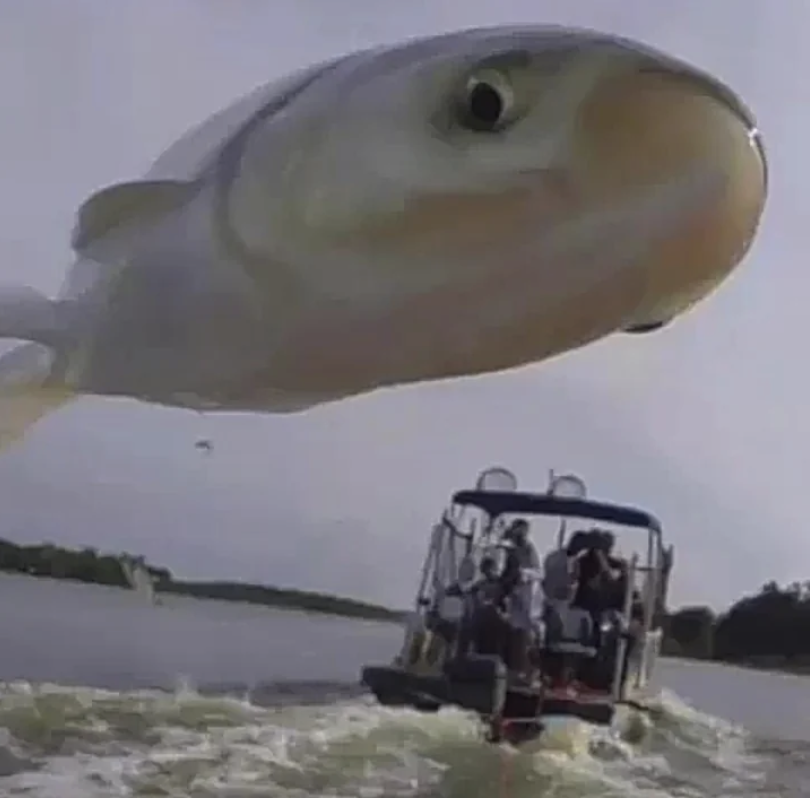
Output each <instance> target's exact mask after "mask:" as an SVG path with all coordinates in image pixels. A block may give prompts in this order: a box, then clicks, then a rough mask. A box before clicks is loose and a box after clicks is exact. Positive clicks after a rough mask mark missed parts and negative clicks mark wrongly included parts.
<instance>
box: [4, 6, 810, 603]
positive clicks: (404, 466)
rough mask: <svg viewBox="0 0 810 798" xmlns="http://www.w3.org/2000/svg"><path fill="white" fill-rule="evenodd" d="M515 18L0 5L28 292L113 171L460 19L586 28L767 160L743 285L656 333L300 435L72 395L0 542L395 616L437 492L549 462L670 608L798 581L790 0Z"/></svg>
mask: <svg viewBox="0 0 810 798" xmlns="http://www.w3.org/2000/svg"><path fill="white" fill-rule="evenodd" d="M735 9H737V10H736V11H735ZM542 13H543V14H544V16H542V17H541V9H540V8H539V7H538V6H537V4H535V3H530V2H528V0H506V2H504V0H501V2H496V0H477V2H471V3H468V4H463V5H461V4H458V3H455V2H450V0H445V2H440V1H439V0H434V2H431V3H427V2H425V3H407V4H406V3H399V4H388V5H386V8H385V9H384V10H383V9H382V8H381V7H380V6H379V4H377V3H373V2H371V0H352V2H351V3H350V7H349V9H341V11H340V12H339V13H338V12H337V10H336V9H334V8H333V4H331V3H327V2H326V0H278V1H277V2H275V3H273V4H263V5H257V4H252V3H247V2H238V0H233V2H229V3H227V4H225V3H220V2H200V0H177V1H176V2H174V3H171V4H158V3H116V4H114V5H112V4H109V3H104V2H102V0H76V2H73V3H70V4H67V3H63V2H60V0H40V2H38V3H36V4H31V3H28V4H22V3H20V4H12V3H5V4H2V6H0V98H2V104H3V109H4V112H3V114H2V115H0V174H2V175H3V180H2V183H0V211H1V213H0V218H2V236H1V237H0V262H2V264H3V271H2V275H0V277H1V278H2V280H3V282H8V283H16V282H26V283H29V284H31V285H33V286H35V287H37V288H42V289H45V290H47V291H55V290H56V289H57V288H58V286H59V282H60V280H61V276H62V273H63V269H64V266H65V265H66V264H67V262H68V251H67V236H68V232H69V230H70V227H71V225H72V215H73V212H74V210H75V207H76V205H77V204H78V203H79V202H80V201H81V200H82V198H83V197H84V195H86V194H87V193H89V192H90V191H92V190H93V189H95V188H96V187H98V186H99V185H103V184H106V183H110V182H113V181H115V180H119V179H126V178H131V177H133V176H135V175H137V174H138V173H139V172H140V171H141V170H142V169H143V168H144V167H145V166H146V165H147V164H148V162H149V161H150V159H151V158H152V157H153V156H155V155H156V154H157V153H158V152H159V151H160V150H161V149H163V148H164V147H165V145H166V144H167V143H169V142H170V141H171V140H172V139H173V138H174V137H175V136H177V135H178V134H180V133H181V132H183V130H184V129H185V128H186V127H187V126H188V125H190V124H193V123H194V122H195V121H197V120H198V119H199V118H201V117H202V116H204V115H205V114H207V113H209V112H211V111H213V110H215V109H217V108H218V107H219V106H221V105H223V104H224V103H226V102H228V101H229V100H230V99H232V98H233V97H235V96H237V95H238V94H240V93H243V92H244V91H246V90H248V89H250V88H252V87H253V86H255V85H256V84H258V83H261V82H264V81H266V80H268V79H270V78H272V77H274V76H275V75H277V74H279V73H281V72H283V71H286V70H289V69H292V68H295V67H298V66H301V65H302V64H304V63H306V62H309V61H312V60H315V59H318V58H321V57H324V56H326V55H329V54H333V53H336V52H340V51H344V50H347V49H351V48H354V47H359V46H363V45H367V44H371V43H375V42H378V41H383V40H394V39H398V38H401V37H402V36H405V35H411V34H415V33H423V32H431V31H436V30H438V29H449V28H455V27H459V26H462V25H472V24H485V23H494V22H504V21H509V22H520V21H534V22H537V21H545V22H561V23H568V24H579V25H588V26H593V27H598V28H602V29H606V30H614V31H617V32H621V33H624V34H627V35H630V36H634V37H639V38H642V39H644V40H647V41H649V42H650V43H652V44H656V45H659V46H661V47H664V48H665V49H668V50H670V51H672V52H674V53H675V54H677V55H680V56H683V57H686V58H688V59H690V60H693V61H695V62H697V63H699V64H701V65H702V66H704V67H706V68H708V69H710V70H713V71H715V72H717V73H718V74H719V75H720V76H721V77H723V78H725V79H726V80H728V81H729V82H730V83H731V84H732V85H733V86H735V88H737V89H738V90H739V91H740V92H741V93H742V94H743V96H744V97H745V98H746V99H747V100H748V101H749V103H750V104H751V106H752V107H753V108H754V109H755V111H756V112H757V113H758V115H759V117H760V120H761V124H762V127H763V129H764V131H765V136H766V143H767V146H768V150H769V153H770V156H771V165H772V201H771V205H770V208H769V210H768V213H767V216H766V222H765V225H764V228H763V230H762V235H761V236H760V239H759V241H758V243H757V245H756V247H755V249H754V252H753V253H752V255H751V257H750V259H749V262H748V264H747V266H746V267H745V268H744V269H743V270H742V271H741V272H740V274H739V275H737V276H736V277H735V278H734V279H733V280H732V281H731V282H730V283H729V285H727V286H725V287H723V288H722V289H721V291H720V292H719V293H718V295H717V296H716V297H714V298H712V299H711V300H709V301H708V302H706V303H705V304H704V305H703V306H701V307H700V308H699V309H698V310H697V311H695V312H694V313H692V314H690V315H689V316H688V317H687V318H684V319H682V320H681V321H680V322H679V323H678V324H676V325H675V326H673V327H672V328H671V329H669V330H667V331H665V332H663V333H662V334H660V335H655V336H650V337H649V338H645V339H638V338H633V339H630V338H627V339H615V340H612V341H608V342H605V343H603V344H600V345H598V346H595V347H593V348H591V349H590V350H587V351H584V352H582V353H579V354H576V355H572V356H568V357H565V358H563V359H562V360H560V361H557V362H555V363H552V364H548V365H547V366H544V367H540V368H532V369H526V370H523V371H521V372H517V373H512V374H508V375H502V376H498V377H492V378H482V379H477V380H465V381H460V382H457V383H453V384H445V385H435V386H429V387H421V388H415V389H407V390H402V391H397V392H385V393H380V394H378V395H374V396H371V397H366V398H363V399H358V400H354V401H351V402H348V403H346V404H344V405H340V406H335V407H328V408H324V409H321V410H318V411H313V412H310V413H307V414H305V415H302V416H292V417H277V418H269V417H264V418H258V417H251V416H227V417H218V418H215V417H206V418H202V417H200V416H196V415H194V414H186V413H180V412H176V411H167V410H158V409H153V408H146V407H143V406H137V405H134V404H133V403H129V402H113V401H101V400H86V401H83V402H81V403H78V404H77V405H75V406H72V407H68V408H66V409H64V410H62V411H61V412H59V413H58V414H56V415H55V416H53V417H51V418H49V419H47V420H45V421H44V422H43V423H42V424H41V425H40V426H39V427H38V428H37V429H36V430H35V432H34V433H33V434H32V436H31V438H30V440H29V441H28V442H27V443H26V444H25V445H23V446H21V447H19V448H18V449H16V450H13V451H10V452H9V453H8V454H5V455H4V456H3V458H1V459H0V498H1V499H2V502H3V516H4V532H3V534H7V535H8V536H13V537H16V538H18V539H25V540H40V539H51V540H54V541H57V542H62V543H68V544H80V543H92V544H95V545H98V546H100V547H102V548H112V549H118V548H129V549H132V550H136V551H143V552H145V553H147V554H148V555H149V556H150V557H151V558H153V559H154V560H156V561H162V562H166V563H167V564H169V565H170V566H172V567H173V568H174V569H175V570H176V571H177V572H178V573H181V574H185V575H189V576H225V577H240V578H248V579H261V580H266V581H271V582H276V583H281V584H297V585H302V586H309V587H315V588H320V589H325V590H335V591H339V592H343V593H349V594H354V595H358V596H362V597H366V598H372V599H380V600H383V601H388V602H391V603H397V604H402V603H403V602H405V601H408V600H409V598H410V593H411V591H412V589H413V585H414V580H415V576H416V574H415V570H416V568H417V567H418V564H419V560H420V558H421V556H422V553H423V548H424V545H425V540H426V535H427V531H428V529H429V526H430V524H431V523H432V522H433V521H434V520H435V519H436V517H437V516H438V513H439V512H440V510H441V508H442V504H443V503H444V501H445V500H446V497H447V495H448V493H449V492H450V491H451V490H453V489H454V488H456V487H459V486H463V485H466V484H468V483H469V482H470V481H471V480H472V479H473V478H474V476H475V474H476V472H477V471H478V470H480V468H482V467H483V466H485V465H487V464H489V463H492V462H498V463H503V464H506V465H508V466H510V467H512V468H513V469H514V470H515V471H516V472H517V473H518V475H519V476H520V477H521V479H522V481H523V482H524V484H534V485H537V486H543V485H544V482H545V475H546V472H547V469H548V467H551V466H554V467H558V468H564V469H573V470H576V471H580V472H582V473H583V475H584V476H585V477H586V479H587V480H588V482H589V484H590V485H591V487H592V489H593V492H594V493H595V494H598V495H600V496H605V497H615V498H618V499H622V500H626V501H630V502H638V503H641V504H644V505H646V506H649V507H650V508H651V509H653V510H655V511H657V512H658V514H659V515H660V516H661V517H662V518H663V520H664V522H665V525H666V526H667V528H668V529H669V534H670V537H671V538H672V539H673V540H674V541H675V542H676V544H677V545H678V547H679V551H678V568H677V578H676V581H675V585H674V592H675V596H674V598H675V599H676V601H677V600H683V601H686V600H690V601H691V600H700V601H703V600H705V601H710V602H712V603H722V602H724V601H727V600H730V599H731V598H733V597H734V595H735V594H737V593H738V592H739V591H742V590H744V589H747V588H749V587H750V588H755V587H757V586H758V584H759V583H761V582H763V581H765V580H766V579H768V578H770V577H771V576H773V577H777V578H785V579H787V578H800V577H803V576H806V575H807V574H804V573H802V571H801V562H802V561H803V560H807V559H808V558H810V538H808V536H807V535H805V534H804V529H803V527H802V524H803V522H804V511H803V510H804V508H803V498H804V497H803V491H804V490H805V489H806V488H805V484H804V475H805V468H806V460H807V458H806V457H805V455H804V446H803V442H804V441H805V440H808V439H810V420H808V419H809V417H808V413H807V410H806V404H807V400H806V392H807V389H808V380H807V379H806V377H805V375H804V369H803V368H802V366H803V364H804V362H805V357H804V355H805V352H804V349H803V345H802V344H801V343H800V342H801V341H802V339H803V333H804V327H805V326H806V322H805V317H806V313H807V311H806V305H807V299H806V298H807V297H808V296H809V295H810V290H808V289H810V285H808V283H809V282H810V278H809V277H808V271H807V270H806V269H805V267H804V262H803V261H804V258H803V256H804V248H805V237H804V226H805V225H806V221H805V220H806V218H808V213H807V211H808V207H807V206H808V199H807V191H806V189H805V184H804V181H805V180H806V177H807V176H806V170H805V167H804V165H805V147H806V144H805V142H807V141H810V117H808V114H807V112H806V110H805V107H806V103H805V101H804V100H805V98H804V89H803V88H801V85H802V76H803V75H804V74H806V73H807V72H808V71H810V70H808V69H806V67H810V55H808V51H807V48H806V46H805V44H804V35H803V33H801V32H802V31H804V30H805V29H806V24H805V23H806V22H807V16H808V12H807V11H806V10H805V6H804V5H803V4H801V3H799V2H798V0H797V2H788V0H785V1H784V2H782V3H780V4H770V5H768V4H765V3H755V2H751V3H749V4H747V6H746V10H745V13H741V12H740V10H739V4H738V3H737V4H733V0H722V1H721V0H718V2H716V3H713V4H711V5H708V4H706V3H701V2H698V0H684V1H683V2H681V3H680V4H679V5H678V8H677V10H676V9H675V8H674V7H673V8H672V9H669V10H665V9H664V8H663V7H661V6H659V5H657V4H651V3H648V2H643V0H632V1H628V0H624V2H619V0H613V1H612V2H606V1H605V0H583V2H581V3H579V4H577V6H576V9H570V8H568V4H566V3H562V2H555V3H548V4H545V5H544V6H543V7H542ZM200 436H208V437H211V438H213V439H214V441H215V450H214V452H213V453H212V454H211V455H210V456H206V455H203V454H200V453H199V452H198V451H196V450H195V449H194V441H195V440H196V439H197V438H198V437H200Z"/></svg>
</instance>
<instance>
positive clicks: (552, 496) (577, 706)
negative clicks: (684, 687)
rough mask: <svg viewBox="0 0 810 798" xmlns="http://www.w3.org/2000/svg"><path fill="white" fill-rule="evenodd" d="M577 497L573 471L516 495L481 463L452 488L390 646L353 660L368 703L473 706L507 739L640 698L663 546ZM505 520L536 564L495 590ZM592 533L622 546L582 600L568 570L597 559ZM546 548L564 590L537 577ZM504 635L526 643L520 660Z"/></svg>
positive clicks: (664, 575)
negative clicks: (377, 657) (390, 652)
mask: <svg viewBox="0 0 810 798" xmlns="http://www.w3.org/2000/svg"><path fill="white" fill-rule="evenodd" d="M586 493H587V491H586V487H585V484H584V482H583V481H582V480H581V479H579V477H577V476H576V475H572V474H563V475H555V474H554V472H551V474H550V477H549V485H548V487H547V488H546V490H545V491H543V492H527V491H524V490H519V489H518V485H517V479H516V478H515V477H514V475H513V474H512V473H511V472H510V471H508V470H507V469H504V468H490V469H487V470H485V471H484V472H482V474H481V475H480V476H479V479H478V480H477V482H476V487H475V488H474V489H470V490H461V491H457V492H456V493H454V494H453V496H452V498H451V502H450V505H449V507H448V508H447V509H446V510H445V511H444V513H443V514H442V516H441V520H440V521H439V523H438V524H436V525H435V527H434V528H433V531H432V534H431V536H430V544H429V547H428V552H427V556H426V558H425V563H424V566H423V569H422V574H421V579H420V582H419V588H418V591H417V595H416V600H415V605H414V610H413V612H412V613H411V614H410V615H409V617H408V619H407V621H406V624H405V633H404V639H403V642H402V646H401V648H400V650H399V651H398V652H397V654H396V656H395V657H394V659H393V661H392V662H391V663H389V664H382V665H373V664H370V665H366V666H365V667H364V668H363V670H362V676H361V680H362V682H363V684H364V685H366V686H367V687H368V688H369V689H370V690H371V692H372V693H373V695H374V696H375V698H376V700H377V701H378V702H379V703H380V704H382V705H385V706H388V707H410V708H412V709H416V710H418V711H421V712H436V711H438V710H439V709H440V708H442V707H444V706H453V707H457V708H460V709H462V710H466V711H469V712H471V713H474V714H475V715H477V716H478V718H479V719H480V720H481V722H482V724H483V728H484V732H485V737H486V739H487V740H489V741H492V742H500V741H504V740H505V741H508V742H511V743H513V744H519V743H522V742H525V741H527V740H530V739H534V738H537V737H538V736H540V735H541V734H542V733H543V731H544V729H546V727H547V725H548V722H549V720H550V719H551V718H557V717H560V716H563V717H567V718H578V719H581V720H583V721H586V722H590V723H593V724H598V725H610V724H612V723H613V722H614V718H615V716H616V713H617V710H618V708H619V707H621V706H628V707H631V708H633V709H635V710H638V711H646V710H647V709H648V708H649V698H650V695H649V692H650V690H649V685H650V679H651V676H652V674H653V671H654V668H655V664H656V661H657V659H658V657H659V653H660V648H661V641H662V634H663V632H662V621H663V615H664V608H665V606H666V596H667V589H668V584H669V576H670V571H671V568H672V563H673V550H672V547H671V546H670V547H668V548H665V547H664V545H663V541H662V529H661V525H660V523H659V522H658V520H657V519H656V518H655V517H654V516H653V515H651V514H650V513H648V512H646V511H644V510H641V509H638V508H635V507H631V506H627V505H623V504H615V503H609V502H604V501H595V500H592V499H589V498H588V497H587V495H586ZM516 521H519V522H520V523H521V524H523V526H524V528H528V530H529V538H528V539H529V540H530V545H531V547H532V548H533V550H534V552H535V562H534V564H533V567H529V566H525V565H524V566H522V567H521V569H520V574H519V579H518V581H517V583H516V584H515V585H513V587H512V590H511V593H510V594H509V595H503V592H504V591H503V590H501V589H500V588H499V581H498V580H499V574H500V575H502V574H503V573H505V569H506V568H508V565H507V564H506V563H507V561H508V559H509V557H510V553H509V552H510V549H514V546H515V544H514V542H510V536H509V534H508V530H509V529H511V528H512V527H513V525H514V524H515V522H516ZM605 532H608V533H609V534H610V537H611V539H612V540H615V541H617V542H619V541H620V542H621V554H622V556H621V557H615V556H613V555H610V556H611V558H612V560H611V561H612V563H613V565H614V566H616V570H615V571H611V572H610V573H609V574H608V576H606V577H605V576H604V575H602V574H600V577H599V580H601V581H599V585H600V586H601V587H600V588H599V591H598V592H597V593H596V594H595V595H598V596H600V597H601V598H600V602H599V604H598V606H594V605H593V604H591V605H589V606H583V601H584V600H583V599H578V598H577V596H578V595H580V591H579V585H578V584H577V576H576V574H577V572H578V571H581V572H582V573H583V574H584V573H585V570H584V566H577V565H575V563H576V562H577V561H579V562H580V563H581V561H582V558H583V557H588V556H594V557H595V556H601V555H598V554H596V553H595V552H596V551H597V550H598V549H599V547H600V546H601V545H602V544H600V543H599V540H603V541H604V539H605V538H604V534H605ZM600 536H601V537H600ZM542 537H544V538H545V545H544V546H543V545H541V541H540V538H542ZM628 540H631V541H633V545H632V546H631V547H630V549H629V550H628V549H627V548H625V547H626V544H627V541H628ZM577 541H579V550H577V546H576V544H577ZM544 550H545V553H546V559H545V563H544V565H545V566H546V567H545V568H544V567H543V565H540V552H542V551H544ZM552 555H554V556H555V557H556V558H557V562H558V563H559V558H560V557H562V558H563V562H564V563H566V567H569V566H570V574H571V592H570V594H568V595H563V596H562V597H560V595H559V594H554V595H552V592H553V591H552V590H551V588H550V586H549V579H550V576H549V573H547V571H548V570H549V568H550V565H549V563H551V562H552V560H553V557H552ZM484 572H486V574H487V576H484V575H483V573H484ZM606 573H607V572H606ZM487 579H489V584H490V585H491V586H492V587H493V590H492V591H490V596H489V598H487V597H486V595H485V591H483V590H482V586H485V585H486V584H487V582H486V580H487ZM583 581H584V577H583ZM588 584H595V583H593V582H592V581H591V582H588ZM499 592H501V594H502V595H500V596H498V593H499ZM591 593H592V594H593V591H591ZM582 595H584V593H583V594H582ZM517 601H520V602H521V603H522V605H523V607H524V609H525V607H526V606H528V608H529V611H528V619H529V621H528V624H527V625H524V626H523V633H522V634H521V635H516V629H515V626H514V623H513V621H512V613H511V609H514V606H512V607H511V609H510V603H511V604H513V605H514V603H515V602H517ZM516 637H519V639H520V641H522V642H521V643H520V645H523V646H525V647H526V648H527V650H525V651H524V652H523V653H524V654H525V657H524V658H523V659H522V660H521V662H520V664H518V663H517V662H516V659H517V658H516V657H515V655H514V654H513V651H514V645H513V643H514V640H515V638H516ZM526 663H529V664H528V667H527V665H526Z"/></svg>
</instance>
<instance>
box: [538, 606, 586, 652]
mask: <svg viewBox="0 0 810 798" xmlns="http://www.w3.org/2000/svg"><path fill="white" fill-rule="evenodd" d="M544 616H545V617H544V620H545V639H544V644H543V648H544V649H545V650H546V651H549V652H552V653H555V654H573V655H578V656H582V657H595V656H596V654H597V649H596V646H595V645H594V627H593V619H592V618H591V615H590V613H588V612H587V611H586V610H583V609H580V608H579V607H572V606H570V605H569V604H565V603H558V602H549V603H548V604H546V608H545V613H544Z"/></svg>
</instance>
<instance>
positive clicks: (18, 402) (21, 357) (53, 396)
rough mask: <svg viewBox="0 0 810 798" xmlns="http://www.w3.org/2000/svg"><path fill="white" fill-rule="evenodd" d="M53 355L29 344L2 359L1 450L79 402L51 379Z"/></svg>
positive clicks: (0, 361) (37, 345)
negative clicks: (55, 412)
mask: <svg viewBox="0 0 810 798" xmlns="http://www.w3.org/2000/svg"><path fill="white" fill-rule="evenodd" d="M53 358H54V356H53V353H52V351H51V350H50V349H48V347H46V346H43V345H41V344H36V343H27V344H22V345H21V346H17V347H15V348H14V349H12V350H10V351H9V352H6V353H5V354H4V355H2V356H0V450H2V449H4V448H6V447H7V446H9V445H10V444H12V443H14V442H15V441H18V440H20V439H21V438H22V437H23V436H24V435H25V434H26V432H28V430H29V429H30V428H31V427H32V426H33V425H34V424H35V423H36V422H37V421H39V420H40V419H41V418H42V417H43V416H45V415H47V414H48V413H50V412H52V411H53V410H56V409H57V408H59V407H61V406H62V405H64V404H67V403H68V402H70V401H72V400H73V399H75V398H76V394H75V392H74V391H72V390H70V389H69V388H68V387H67V386H65V385H63V384H57V383H56V382H55V381H52V380H51V379H50V378H51V366H52V364H53Z"/></svg>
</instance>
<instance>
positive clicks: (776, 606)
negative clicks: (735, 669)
mask: <svg viewBox="0 0 810 798" xmlns="http://www.w3.org/2000/svg"><path fill="white" fill-rule="evenodd" d="M664 634H665V638H664V639H665V647H664V651H665V652H666V653H667V654H670V655H675V656H684V657H690V658H694V659H710V660H718V661H721V662H735V663H741V664H745V665H751V666H755V667H763V668H783V669H787V670H796V671H803V670H807V671H810V582H793V583H791V584H789V585H785V586H780V585H779V584H778V583H777V582H773V581H771V582H768V583H767V584H765V585H763V586H762V588H761V589H760V590H759V592H758V593H752V594H750V595H747V596H743V597H742V598H741V599H739V600H738V601H736V602H735V603H734V604H732V605H731V607H729V609H727V610H726V611H725V612H722V613H720V614H717V615H715V613H713V612H712V611H711V610H710V609H709V608H708V607H684V608H683V609H680V610H678V611H677V612H672V613H669V614H668V615H667V616H666V618H665V620H664Z"/></svg>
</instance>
